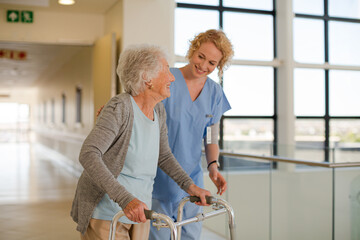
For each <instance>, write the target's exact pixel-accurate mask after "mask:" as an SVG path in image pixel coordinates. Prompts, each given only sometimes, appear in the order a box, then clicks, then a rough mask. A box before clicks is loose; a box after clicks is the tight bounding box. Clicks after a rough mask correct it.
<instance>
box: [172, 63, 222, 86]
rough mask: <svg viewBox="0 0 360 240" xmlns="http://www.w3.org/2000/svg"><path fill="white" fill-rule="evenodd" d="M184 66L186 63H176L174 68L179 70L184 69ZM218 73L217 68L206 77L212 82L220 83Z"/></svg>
mask: <svg viewBox="0 0 360 240" xmlns="http://www.w3.org/2000/svg"><path fill="white" fill-rule="evenodd" d="M186 64H187V63H184V62H176V63H175V65H174V66H175V67H176V68H181V67H184V66H185V65H186ZM218 73H219V70H218V69H217V68H215V70H214V71H213V72H212V73H211V74H210V75H208V77H209V78H211V79H212V80H214V81H215V82H217V83H220V80H219V76H218Z"/></svg>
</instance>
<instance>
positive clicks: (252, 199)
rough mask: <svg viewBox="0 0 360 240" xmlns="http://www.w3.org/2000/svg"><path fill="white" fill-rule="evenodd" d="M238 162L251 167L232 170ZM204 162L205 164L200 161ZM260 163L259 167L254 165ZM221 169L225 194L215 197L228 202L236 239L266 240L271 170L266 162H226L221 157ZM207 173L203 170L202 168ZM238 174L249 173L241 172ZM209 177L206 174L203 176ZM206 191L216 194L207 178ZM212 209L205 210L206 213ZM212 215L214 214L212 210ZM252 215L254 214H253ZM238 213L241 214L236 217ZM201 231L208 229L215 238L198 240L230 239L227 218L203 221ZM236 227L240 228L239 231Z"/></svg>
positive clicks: (267, 236) (209, 237)
mask: <svg viewBox="0 0 360 240" xmlns="http://www.w3.org/2000/svg"><path fill="white" fill-rule="evenodd" d="M239 161H243V162H244V163H245V162H246V163H247V164H248V165H252V167H250V166H249V167H248V168H247V167H245V166H244V167H243V168H241V169H240V168H239V167H232V165H233V164H234V163H237V162H239ZM203 162H206V161H205V160H203ZM258 163H261V164H262V165H259V166H258V165H257V164H258ZM223 166H224V168H225V170H222V171H221V174H222V175H223V176H224V178H225V179H226V181H227V184H228V185H227V186H228V188H227V190H226V192H225V194H223V195H222V196H219V195H217V196H216V195H215V194H214V196H216V198H221V199H224V200H226V201H227V202H229V203H230V204H231V206H232V208H233V210H234V212H235V226H236V237H237V238H236V239H251V240H253V239H269V233H270V228H269V226H270V225H271V224H270V219H271V216H270V213H271V204H270V203H271V199H270V194H269V193H270V189H271V186H270V184H269V180H270V171H271V170H270V167H271V165H270V164H269V162H268V161H265V162H259V161H256V160H253V159H240V158H231V159H229V158H227V157H224V161H223ZM205 169H206V167H205ZM240 170H251V171H249V172H244V171H240ZM206 175H208V174H206ZM204 186H205V189H208V190H209V191H210V192H212V193H216V192H217V190H216V188H215V185H214V183H213V182H212V181H211V179H210V178H209V177H204ZM208 209H210V210H211V207H204V212H208V211H209V210H208ZM212 211H214V210H212ZM254 211H255V212H256V213H255V214H254ZM238 213H241V214H238ZM203 225H204V227H206V228H207V229H211V232H213V233H216V235H215V234H203V237H202V238H200V239H204V240H215V239H217V240H220V239H231V238H230V236H229V224H228V218H227V215H225V214H223V215H219V216H216V217H213V218H208V219H206V221H203ZM238 226H241V231H240V230H239V229H240V228H239V227H238ZM233 239H234V240H235V238H233Z"/></svg>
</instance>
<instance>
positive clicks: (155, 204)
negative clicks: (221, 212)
mask: <svg viewBox="0 0 360 240" xmlns="http://www.w3.org/2000/svg"><path fill="white" fill-rule="evenodd" d="M179 203H180V202H176V203H173V202H163V201H159V200H157V199H154V198H153V199H152V207H151V210H153V211H155V212H157V213H163V214H165V215H167V216H169V217H170V218H171V219H172V220H173V221H174V222H175V221H177V210H178V206H179ZM201 212H202V207H200V206H197V205H196V204H193V203H190V202H187V203H186V204H185V206H184V214H183V218H182V219H183V220H185V219H188V218H192V217H195V216H196V215H198V214H199V213H201ZM201 227H202V222H195V223H190V224H187V225H185V226H183V227H182V230H181V240H199V239H200V235H201ZM170 237H171V235H170V229H169V228H160V230H157V229H156V228H155V227H153V226H152V225H151V226H150V235H149V240H167V239H170Z"/></svg>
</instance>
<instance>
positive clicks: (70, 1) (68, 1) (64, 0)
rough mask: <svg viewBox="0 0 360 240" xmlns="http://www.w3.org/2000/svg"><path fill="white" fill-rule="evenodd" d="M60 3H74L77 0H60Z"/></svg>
mask: <svg viewBox="0 0 360 240" xmlns="http://www.w3.org/2000/svg"><path fill="white" fill-rule="evenodd" d="M58 3H59V4H61V5H73V4H75V0H59V1H58Z"/></svg>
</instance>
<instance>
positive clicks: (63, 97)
mask: <svg viewBox="0 0 360 240" xmlns="http://www.w3.org/2000/svg"><path fill="white" fill-rule="evenodd" d="M61 122H62V123H63V124H65V123H66V95H65V94H64V93H63V94H62V95H61Z"/></svg>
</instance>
